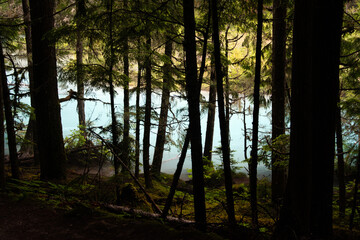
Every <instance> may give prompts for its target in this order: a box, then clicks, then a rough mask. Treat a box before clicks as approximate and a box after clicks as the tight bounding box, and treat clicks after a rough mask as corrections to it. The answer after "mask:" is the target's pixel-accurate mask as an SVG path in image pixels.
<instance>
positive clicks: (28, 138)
mask: <svg viewBox="0 0 360 240" xmlns="http://www.w3.org/2000/svg"><path fill="white" fill-rule="evenodd" d="M22 7H23V14H24V22H25V40H26V57H27V62H28V73H29V85H30V102H31V107H33V108H35V103H34V74H33V60H32V43H31V18H30V6H29V1H28V0H22ZM20 152H22V153H27V154H28V155H32V154H34V160H35V163H36V164H37V163H39V150H38V147H37V132H36V119H35V114H30V118H29V123H28V127H27V129H26V134H25V144H22V145H21V150H20Z"/></svg>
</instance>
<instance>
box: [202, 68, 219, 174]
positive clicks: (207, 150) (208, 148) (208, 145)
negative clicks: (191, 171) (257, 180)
mask: <svg viewBox="0 0 360 240" xmlns="http://www.w3.org/2000/svg"><path fill="white" fill-rule="evenodd" d="M215 112H216V79H215V63H211V73H210V89H209V105H208V117H207V124H206V135H205V145H204V164H205V165H207V166H208V167H211V168H213V163H212V149H213V140H214V125H215Z"/></svg>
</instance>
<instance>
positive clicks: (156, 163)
mask: <svg viewBox="0 0 360 240" xmlns="http://www.w3.org/2000/svg"><path fill="white" fill-rule="evenodd" d="M165 56H166V57H167V61H166V62H165V63H164V67H163V69H164V76H163V86H162V96H161V111H160V119H159V127H158V132H157V135H156V145H155V152H154V158H153V162H152V168H151V172H152V173H153V174H154V175H159V174H160V170H161V164H162V159H163V153H164V145H165V141H166V127H167V117H168V110H169V104H170V103H169V100H170V86H171V81H172V74H171V56H172V40H171V39H170V38H169V37H168V38H167V41H166V43H165Z"/></svg>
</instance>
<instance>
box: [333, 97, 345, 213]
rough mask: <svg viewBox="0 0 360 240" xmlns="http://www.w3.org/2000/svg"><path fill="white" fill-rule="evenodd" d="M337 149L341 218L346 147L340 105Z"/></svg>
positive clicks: (337, 119) (343, 202)
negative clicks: (344, 147) (344, 146)
mask: <svg viewBox="0 0 360 240" xmlns="http://www.w3.org/2000/svg"><path fill="white" fill-rule="evenodd" d="M339 103H340V94H339V95H338V104H339ZM335 121H336V150H337V160H338V162H337V177H338V181H339V213H340V218H344V217H345V204H346V198H345V193H346V189H345V169H344V166H345V163H344V149H343V137H342V127H341V109H340V106H337V108H336V120H335Z"/></svg>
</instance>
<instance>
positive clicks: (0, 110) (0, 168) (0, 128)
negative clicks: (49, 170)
mask: <svg viewBox="0 0 360 240" xmlns="http://www.w3.org/2000/svg"><path fill="white" fill-rule="evenodd" d="M0 46H1V42H0ZM1 55H2V51H1ZM0 71H1V72H0V74H1V75H0V81H1V82H2V81H3V78H4V77H3V73H2V72H3V70H2V67H1V69H0ZM5 78H6V76H5ZM5 80H6V79H5ZM4 135H5V128H4V99H3V90H2V84H1V83H0V188H1V189H5V182H6V178H5V140H4V139H5V136H4Z"/></svg>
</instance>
